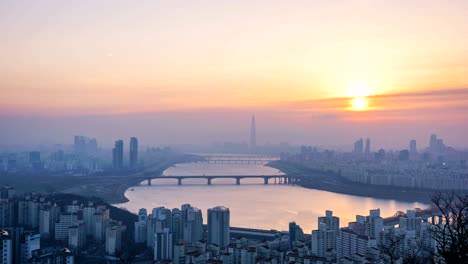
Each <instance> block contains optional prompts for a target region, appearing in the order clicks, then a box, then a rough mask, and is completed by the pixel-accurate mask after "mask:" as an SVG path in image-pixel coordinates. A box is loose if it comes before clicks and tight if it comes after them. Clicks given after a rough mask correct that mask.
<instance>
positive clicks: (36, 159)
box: [29, 151, 42, 170]
mask: <svg viewBox="0 0 468 264" xmlns="http://www.w3.org/2000/svg"><path fill="white" fill-rule="evenodd" d="M29 163H30V164H31V167H32V169H34V170H38V169H41V168H42V162H41V152H39V151H31V152H29Z"/></svg>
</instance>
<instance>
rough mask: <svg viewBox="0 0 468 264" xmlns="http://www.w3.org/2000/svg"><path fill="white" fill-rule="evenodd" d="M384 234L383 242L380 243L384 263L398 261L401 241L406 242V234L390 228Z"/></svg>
mask: <svg viewBox="0 0 468 264" xmlns="http://www.w3.org/2000/svg"><path fill="white" fill-rule="evenodd" d="M382 235H383V237H382V243H380V246H379V249H380V252H381V253H382V259H383V261H384V263H386V264H387V263H389V264H395V263H398V260H399V259H400V247H401V243H404V240H405V236H404V235H397V234H395V230H389V232H386V233H383V234H382Z"/></svg>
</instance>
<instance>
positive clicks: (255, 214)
mask: <svg viewBox="0 0 468 264" xmlns="http://www.w3.org/2000/svg"><path fill="white" fill-rule="evenodd" d="M203 174H205V175H274V174H282V173H281V172H280V171H278V170H276V169H273V168H270V167H267V166H263V165H260V164H211V163H184V164H177V165H175V166H173V167H171V168H169V169H167V170H166V171H164V175H178V176H182V175H184V176H185V175H187V176H190V175H192V176H193V175H203ZM206 182H207V181H206V179H184V180H183V184H182V185H180V186H179V185H177V180H175V179H162V180H161V179H160V180H153V182H152V184H153V185H152V186H147V183H146V181H145V182H142V183H140V185H138V186H134V187H132V188H129V189H128V190H127V191H126V192H125V196H126V197H127V198H128V200H129V202H127V203H124V204H117V205H116V206H118V207H124V208H126V209H128V210H129V211H131V212H133V213H137V212H138V210H139V209H140V208H147V209H148V210H149V211H151V209H152V208H154V207H158V206H165V207H167V208H174V207H180V206H181V205H182V204H184V203H190V204H192V205H193V206H195V207H198V208H200V209H202V210H203V214H204V215H203V217H204V220H205V222H206V210H207V209H208V208H211V207H214V206H217V205H223V206H226V207H228V208H229V209H230V211H231V225H232V226H237V227H249V228H261V229H276V230H287V229H288V223H289V222H290V221H296V223H297V224H299V225H300V226H301V227H302V228H303V230H304V232H307V233H310V231H311V230H312V229H315V228H317V217H318V216H322V215H324V214H325V210H332V211H333V213H334V215H336V216H338V217H340V225H341V226H342V227H343V226H347V224H348V222H351V221H354V220H355V215H356V214H359V215H368V212H369V210H370V209H376V208H380V210H381V215H382V216H383V217H386V216H391V215H393V214H394V213H396V212H397V211H406V210H407V209H412V208H425V207H427V206H428V205H426V204H422V203H408V202H401V201H395V200H384V199H375V198H368V197H360V196H352V195H345V194H338V193H332V192H327V191H320V190H313V189H306V188H303V187H300V186H294V185H283V184H268V185H264V184H263V179H242V181H241V185H236V184H235V180H234V179H213V181H212V185H207V184H206ZM273 182H274V181H273V180H270V183H273Z"/></svg>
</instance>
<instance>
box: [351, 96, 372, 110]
mask: <svg viewBox="0 0 468 264" xmlns="http://www.w3.org/2000/svg"><path fill="white" fill-rule="evenodd" d="M368 105H369V103H368V102H367V99H366V98H365V97H355V98H353V99H352V100H351V107H352V110H354V111H365V110H367V106H368Z"/></svg>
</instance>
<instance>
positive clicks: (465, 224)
mask: <svg viewBox="0 0 468 264" xmlns="http://www.w3.org/2000/svg"><path fill="white" fill-rule="evenodd" d="M432 202H433V203H434V205H435V206H436V208H437V209H438V211H439V213H440V214H441V217H442V219H441V220H442V221H440V223H437V224H435V225H433V236H434V239H435V241H436V246H437V257H438V258H437V261H438V262H440V263H446V264H452V263H454V264H455V263H457V264H463V263H468V218H467V215H468V195H467V194H459V193H454V192H450V193H437V194H436V195H434V196H433V197H432Z"/></svg>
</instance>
